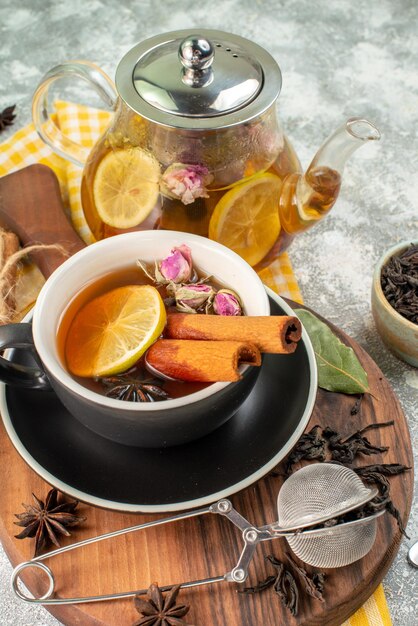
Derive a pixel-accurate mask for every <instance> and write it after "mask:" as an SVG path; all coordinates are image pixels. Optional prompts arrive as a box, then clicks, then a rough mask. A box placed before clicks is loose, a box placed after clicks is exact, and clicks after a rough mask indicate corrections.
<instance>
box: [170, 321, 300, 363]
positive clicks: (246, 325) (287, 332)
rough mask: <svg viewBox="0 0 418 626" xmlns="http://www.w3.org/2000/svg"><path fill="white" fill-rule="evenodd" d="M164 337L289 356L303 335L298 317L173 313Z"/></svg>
mask: <svg viewBox="0 0 418 626" xmlns="http://www.w3.org/2000/svg"><path fill="white" fill-rule="evenodd" d="M165 335H166V336H167V337H170V338H172V339H195V340H211V341H249V342H250V343H253V344H255V345H256V346H257V348H258V349H259V350H260V352H271V353H274V354H290V353H292V352H294V351H295V350H296V347H297V343H298V341H299V340H300V338H301V335H302V326H301V323H300V321H299V319H298V318H297V317H294V316H288V315H270V316H248V315H243V316H228V315H191V314H189V313H172V314H170V315H169V316H168V320H167V327H166V330H165Z"/></svg>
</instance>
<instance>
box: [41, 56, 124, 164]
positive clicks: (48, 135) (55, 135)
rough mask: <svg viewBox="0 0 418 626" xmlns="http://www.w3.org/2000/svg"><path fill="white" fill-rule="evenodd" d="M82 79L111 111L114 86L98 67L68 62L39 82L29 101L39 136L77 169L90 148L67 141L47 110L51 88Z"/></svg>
mask: <svg viewBox="0 0 418 626" xmlns="http://www.w3.org/2000/svg"><path fill="white" fill-rule="evenodd" d="M64 77H65V78H70V77H77V78H81V79H83V80H85V81H87V82H88V83H90V85H91V86H92V87H93V89H94V90H95V91H97V93H98V94H99V96H100V97H101V99H102V100H103V101H104V102H105V104H106V105H107V106H108V107H110V108H111V109H114V107H115V105H116V101H117V98H118V95H117V92H116V88H115V85H114V83H113V81H112V80H111V79H110V78H109V76H108V75H107V74H106V73H105V72H103V70H102V69H100V67H98V66H97V65H95V64H94V63H90V62H89V61H68V62H65V63H61V64H60V65H56V66H55V67H53V68H52V69H50V70H49V72H47V73H46V74H45V76H44V77H43V78H42V80H41V82H40V84H39V85H38V87H37V89H36V91H35V94H34V96H33V99H32V119H33V123H34V125H35V128H36V130H37V132H38V135H39V136H40V137H41V139H42V140H43V141H44V142H45V143H46V144H48V146H50V147H51V148H52V149H53V150H54V152H56V153H57V154H59V155H60V156H62V157H64V158H65V159H68V160H69V161H71V162H72V163H75V164H76V165H80V166H81V167H83V166H84V163H85V162H86V160H87V157H88V155H89V153H90V148H86V147H85V146H82V145H81V144H78V143H76V142H75V141H72V140H71V139H69V138H68V137H66V136H65V135H64V134H63V133H62V132H61V131H60V129H59V128H58V126H57V125H56V124H55V122H54V120H53V118H52V117H51V115H50V112H49V108H48V91H49V88H50V86H51V85H52V84H53V83H54V82H55V81H56V80H58V79H60V78H64Z"/></svg>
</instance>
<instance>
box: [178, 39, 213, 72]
mask: <svg viewBox="0 0 418 626" xmlns="http://www.w3.org/2000/svg"><path fill="white" fill-rule="evenodd" d="M214 56H215V49H214V47H213V45H212V44H211V42H210V41H209V40H208V39H205V38H204V37H201V36H200V35H191V36H190V37H186V39H183V41H182V42H181V44H180V47H179V58H180V61H181V62H182V65H183V66H184V67H186V68H188V69H193V70H198V71H199V70H207V69H208V68H209V67H210V66H211V65H212V63H213V58H214Z"/></svg>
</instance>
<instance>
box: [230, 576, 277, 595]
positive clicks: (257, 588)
mask: <svg viewBox="0 0 418 626" xmlns="http://www.w3.org/2000/svg"><path fill="white" fill-rule="evenodd" d="M275 580H276V576H273V575H271V576H267V578H266V579H265V580H261V581H260V582H258V583H257V584H256V585H254V587H244V589H238V593H244V594H246V595H252V594H254V593H260V592H261V591H265V590H266V589H269V588H270V587H272V586H273V585H274V582H275Z"/></svg>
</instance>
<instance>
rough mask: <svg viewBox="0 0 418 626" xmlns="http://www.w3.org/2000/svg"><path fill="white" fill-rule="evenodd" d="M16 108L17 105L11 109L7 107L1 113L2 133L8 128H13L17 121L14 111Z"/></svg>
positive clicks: (0, 127) (0, 124) (0, 125)
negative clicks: (14, 122) (14, 121)
mask: <svg viewBox="0 0 418 626" xmlns="http://www.w3.org/2000/svg"><path fill="white" fill-rule="evenodd" d="M15 108H16V105H15V104H14V105H13V106H11V107H6V108H5V109H3V111H2V112H1V113H0V133H1V131H2V130H4V129H5V128H6V127H7V126H11V125H12V124H13V120H14V119H15V117H16V115H15V113H14V110H15Z"/></svg>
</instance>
